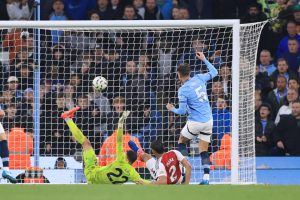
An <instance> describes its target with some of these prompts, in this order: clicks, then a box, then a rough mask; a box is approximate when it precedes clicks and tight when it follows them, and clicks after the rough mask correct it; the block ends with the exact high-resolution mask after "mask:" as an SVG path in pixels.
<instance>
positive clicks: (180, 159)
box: [172, 150, 184, 162]
mask: <svg viewBox="0 0 300 200" xmlns="http://www.w3.org/2000/svg"><path fill="white" fill-rule="evenodd" d="M172 151H173V152H174V153H175V154H176V157H177V160H178V161H179V162H181V161H182V160H183V159H184V156H183V155H182V153H180V152H179V151H177V150H172Z"/></svg>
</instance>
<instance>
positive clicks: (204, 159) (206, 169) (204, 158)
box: [200, 151, 210, 180]
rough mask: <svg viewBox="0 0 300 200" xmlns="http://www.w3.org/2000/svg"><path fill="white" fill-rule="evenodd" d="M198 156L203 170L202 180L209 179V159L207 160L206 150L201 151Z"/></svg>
mask: <svg viewBox="0 0 300 200" xmlns="http://www.w3.org/2000/svg"><path fill="white" fill-rule="evenodd" d="M200 156H201V163H202V167H203V171H204V175H203V180H209V171H210V169H209V166H210V160H209V156H208V152H207V151H203V152H201V153H200Z"/></svg>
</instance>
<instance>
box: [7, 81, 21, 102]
mask: <svg viewBox="0 0 300 200" xmlns="http://www.w3.org/2000/svg"><path fill="white" fill-rule="evenodd" d="M7 85H8V90H9V91H10V92H11V94H12V96H13V102H20V101H21V99H22V91H20V90H18V88H19V79H18V78H17V77H15V76H10V77H8V79H7Z"/></svg>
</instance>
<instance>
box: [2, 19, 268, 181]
mask: <svg viewBox="0 0 300 200" xmlns="http://www.w3.org/2000/svg"><path fill="white" fill-rule="evenodd" d="M265 23H266V22H261V23H254V24H243V25H241V24H240V22H239V20H189V21H186V20H180V21H178V20H174V21H169V20H164V21H157V20H155V21H152V20H151V21H4V22H1V24H0V31H1V32H0V38H1V39H0V44H1V49H0V52H1V55H2V60H0V65H1V67H2V69H5V70H6V71H5V70H4V71H3V73H2V74H1V76H2V77H0V78H1V79H2V83H3V87H2V88H1V93H2V96H3V95H8V94H10V95H15V96H14V102H12V101H13V100H12V99H10V100H9V101H5V102H4V103H3V102H2V105H3V106H2V107H1V108H2V109H9V108H10V106H11V105H12V104H14V107H15V108H16V110H17V112H16V113H15V115H16V116H14V118H12V119H10V120H12V121H14V122H16V121H17V122H20V123H21V124H22V126H23V127H22V128H25V129H26V131H27V132H30V131H31V132H33V133H34V134H33V138H34V139H33V142H34V153H33V154H34V155H35V156H34V163H31V165H32V166H35V167H42V168H43V164H42V163H41V162H39V158H40V157H41V156H43V157H58V156H62V157H68V156H69V157H70V156H73V155H74V154H76V155H77V154H78V152H80V147H79V146H78V145H76V143H75V142H74V141H73V139H72V137H71V136H70V133H69V131H68V129H67V127H65V125H64V123H63V121H60V120H59V114H60V113H61V112H62V111H63V110H66V108H69V107H72V106H74V105H76V104H77V105H78V104H80V105H82V106H86V109H84V111H82V112H80V114H78V115H76V117H75V118H76V119H75V122H76V123H78V124H79V125H80V128H82V129H84V130H83V132H84V134H85V135H86V136H87V137H88V138H89V139H90V140H91V141H92V144H93V147H94V148H95V151H96V154H97V156H99V157H98V158H99V160H101V159H103V158H104V157H105V158H106V159H107V160H109V158H112V159H113V158H114V155H112V154H113V150H111V149H109V147H110V146H109V144H108V145H107V146H106V148H107V149H108V150H107V151H104V150H103V151H102V148H103V146H104V144H105V143H106V142H107V141H108V140H109V138H110V136H111V135H112V134H113V131H114V128H115V124H114V123H115V122H116V119H117V116H119V114H118V109H129V110H131V112H132V116H131V118H130V120H128V122H127V125H126V130H127V131H126V132H128V134H129V135H130V137H131V138H135V139H136V140H137V141H139V142H140V145H141V146H142V147H143V148H145V149H146V151H149V146H150V142H151V140H154V139H162V140H163V142H164V143H165V145H166V146H167V148H168V149H172V148H176V142H177V139H178V136H179V134H180V130H181V128H183V125H184V124H185V122H186V118H185V117H184V116H181V117H180V116H177V115H173V114H171V113H169V112H168V111H167V110H166V108H165V104H166V103H168V102H172V103H175V105H176V104H177V105H178V98H177V91H178V88H179V87H180V85H179V83H178V80H177V77H176V68H177V66H178V65H179V64H180V63H183V62H187V63H189V64H190V66H191V69H192V76H193V75H195V74H197V73H204V72H206V70H207V68H206V66H205V64H204V63H202V62H200V61H198V60H196V58H195V51H204V53H205V55H206V57H207V58H208V59H209V60H210V61H211V62H212V63H213V64H214V65H215V66H216V68H217V69H218V71H219V76H218V77H217V78H215V79H213V80H211V81H209V82H208V85H207V90H208V95H209V100H210V103H211V107H212V109H213V116H214V131H215V132H214V133H213V137H212V143H211V145H210V151H211V152H210V154H211V161H212V170H211V177H212V178H211V179H212V182H213V183H231V184H251V183H256V171H255V146H254V145H255V143H254V79H255V65H256V54H257V48H258V42H259V38H260V33H261V31H262V28H263V26H264V24H265ZM27 33H28V35H27ZM9 34H11V37H9ZM15 35H18V38H14V36H15ZM17 41H18V42H17ZM32 52H33V55H32ZM31 56H32V57H31ZM23 68H24V71H26V70H25V68H27V71H26V72H27V73H28V74H27V75H28V77H27V76H26V73H25V72H24V71H22V69H23ZM30 73H32V75H29V74H30ZM99 75H101V76H103V77H105V78H107V79H108V88H107V89H106V90H105V91H103V93H101V94H99V93H97V92H95V91H93V89H92V87H91V83H92V80H93V78H94V77H95V76H99ZM11 77H15V78H17V80H18V81H19V83H18V84H19V85H17V86H16V87H17V88H15V89H13V86H11V85H9V84H10V82H9V81H8V80H9V78H11ZM30 78H32V82H30V81H31V79H30ZM12 79H13V78H11V80H12ZM4 85H5V86H4ZM27 85H28V86H27ZM40 87H42V88H40ZM30 89H32V91H33V102H30V101H29V103H28V98H27V96H26V95H28V93H29V92H31V90H30ZM12 90H14V91H12ZM46 90H47V91H46ZM45 91H46V92H45ZM17 95H19V96H18V97H17ZM41 95H42V96H41ZM24 96H25V97H24ZM221 100H224V102H225V103H224V105H223V104H222V105H223V107H222V106H221V107H220V105H221V104H219V101H220V102H221ZM30 103H34V105H32V107H30V106H31V104H30ZM25 104H26V106H27V105H29V104H30V106H29V107H28V106H27V107H26V106H23V105H25ZM120 107H122V108H120ZM27 109H28V110H30V112H29V111H28V110H27ZM31 111H32V113H31ZM24 115H26V117H27V118H26V117H24ZM28 115H30V116H28ZM28 117H29V118H32V121H33V122H32V123H33V127H31V129H30V128H29V126H30V123H29V121H30V120H27V121H26V119H28ZM24 119H25V121H24ZM17 124H18V123H17ZM6 125H7V127H6V131H7V132H8V133H9V132H10V131H11V128H14V123H6ZM28 130H30V131H28ZM224 135H230V138H231V149H230V151H229V152H228V151H227V152H226V153H227V154H228V153H229V155H230V158H226V159H225V157H224V158H223V157H217V158H216V157H215V158H214V155H216V154H215V153H217V152H218V151H220V150H222V147H221V146H222V143H221V142H222V138H224ZM198 142H199V140H198V139H194V140H192V141H191V144H190V145H189V152H190V155H189V160H190V161H191V163H192V164H193V172H192V180H191V181H192V182H194V183H197V182H199V180H200V179H201V177H202V169H201V165H200V163H201V161H200V157H199V152H197V147H196V144H198ZM105 145H106V144H105ZM105 153H106V154H105ZM223 153H224V152H223ZM33 154H32V155H33ZM104 154H105V155H104ZM214 159H223V160H217V161H220V162H215V161H216V160H214ZM107 160H106V161H104V163H105V162H108V161H107ZM12 162H15V161H12ZM101 162H102V161H99V162H98V163H99V164H101ZM216 163H225V165H222V166H218V165H219V164H216ZM102 164H103V163H102ZM143 167H144V166H143ZM138 168H142V167H141V166H138ZM50 182H51V181H50Z"/></svg>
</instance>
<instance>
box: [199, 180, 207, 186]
mask: <svg viewBox="0 0 300 200" xmlns="http://www.w3.org/2000/svg"><path fill="white" fill-rule="evenodd" d="M199 185H209V180H202V181H201V182H200V184H199Z"/></svg>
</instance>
